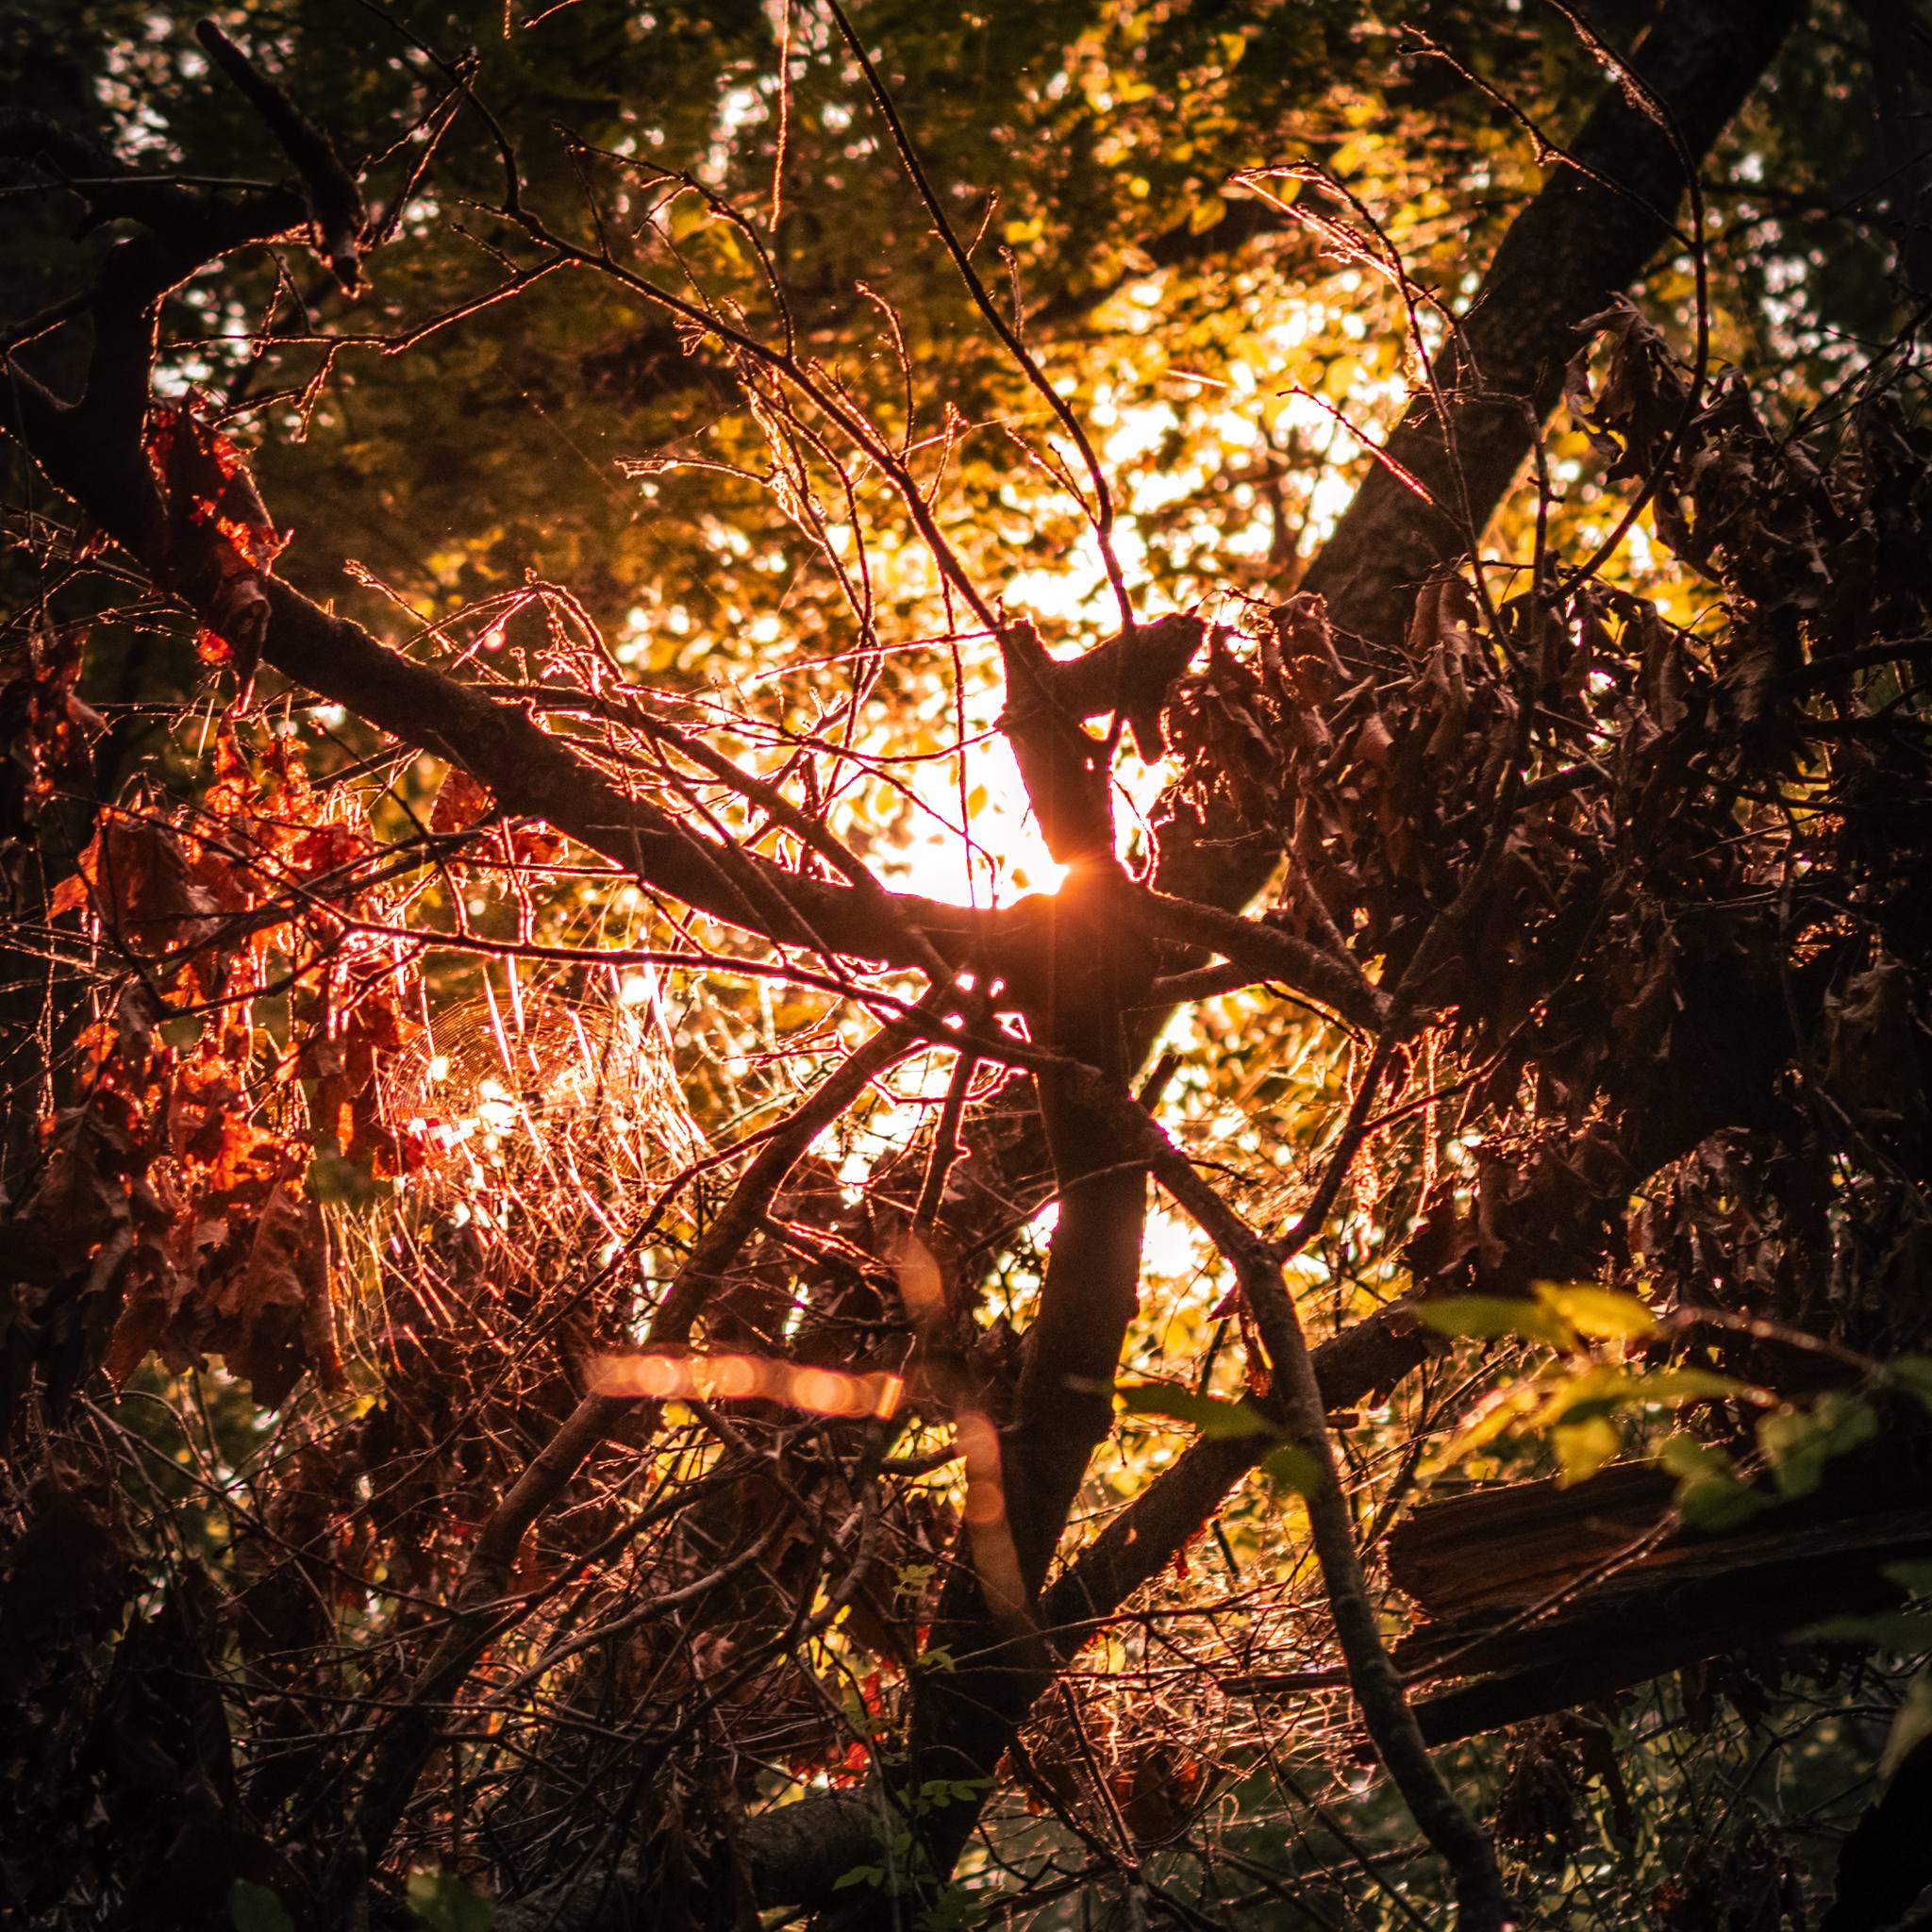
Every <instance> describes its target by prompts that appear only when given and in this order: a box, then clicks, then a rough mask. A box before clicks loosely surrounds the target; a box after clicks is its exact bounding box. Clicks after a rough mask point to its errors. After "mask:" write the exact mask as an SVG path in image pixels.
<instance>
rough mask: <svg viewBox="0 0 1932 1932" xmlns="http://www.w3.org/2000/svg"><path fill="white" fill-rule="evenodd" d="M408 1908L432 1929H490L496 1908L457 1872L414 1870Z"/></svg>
mask: <svg viewBox="0 0 1932 1932" xmlns="http://www.w3.org/2000/svg"><path fill="white" fill-rule="evenodd" d="M408 1900H409V1909H410V1911H412V1912H413V1913H414V1914H415V1915H416V1917H417V1918H419V1919H421V1920H422V1922H423V1923H424V1924H425V1925H427V1926H428V1927H429V1928H430V1932H490V1928H491V1926H492V1925H493V1924H495V1923H496V1907H495V1905H494V1903H493V1902H492V1901H491V1900H490V1899H487V1898H485V1897H484V1896H483V1894H482V1893H481V1892H479V1891H474V1890H471V1888H470V1887H469V1886H468V1885H466V1884H465V1883H464V1882H463V1881H462V1880H461V1879H460V1878H458V1876H457V1874H455V1873H454V1872H411V1873H410V1874H409V1883H408Z"/></svg>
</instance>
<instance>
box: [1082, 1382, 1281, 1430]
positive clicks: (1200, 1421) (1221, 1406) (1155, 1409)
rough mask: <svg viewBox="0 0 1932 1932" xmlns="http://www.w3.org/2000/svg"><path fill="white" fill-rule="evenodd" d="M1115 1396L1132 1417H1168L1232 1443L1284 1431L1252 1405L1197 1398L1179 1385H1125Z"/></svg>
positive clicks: (1215, 1397) (1137, 1383) (1210, 1398)
mask: <svg viewBox="0 0 1932 1932" xmlns="http://www.w3.org/2000/svg"><path fill="white" fill-rule="evenodd" d="M1114 1393H1115V1394H1116V1395H1118V1396H1119V1397H1120V1399H1121V1406H1122V1407H1124V1409H1125V1410H1126V1412H1127V1413H1128V1414H1129V1415H1158V1416H1165V1417H1166V1418H1167V1419H1168V1420H1169V1421H1171V1422H1177V1423H1186V1424H1189V1426H1190V1427H1191V1428H1195V1429H1198V1430H1199V1431H1200V1432H1201V1434H1202V1435H1204V1436H1207V1437H1209V1438H1211V1439H1213V1440H1216V1441H1235V1440H1237V1439H1239V1438H1241V1437H1243V1436H1278V1435H1279V1434H1280V1433H1281V1431H1280V1430H1279V1429H1277V1428H1276V1427H1275V1426H1274V1424H1273V1423H1272V1422H1270V1421H1269V1420H1268V1418H1267V1417H1266V1416H1265V1415H1263V1414H1262V1413H1261V1411H1260V1410H1259V1409H1258V1408H1257V1407H1255V1406H1254V1405H1253V1404H1252V1403H1248V1402H1224V1401H1222V1400H1221V1398H1220V1397H1219V1396H1215V1395H1196V1394H1195V1393H1194V1391H1192V1390H1191V1389H1183V1388H1182V1387H1181V1386H1180V1385H1179V1384H1178V1383H1176V1382H1123V1383H1122V1384H1121V1385H1120V1386H1119V1387H1118V1388H1117V1389H1116V1390H1115V1391H1114Z"/></svg>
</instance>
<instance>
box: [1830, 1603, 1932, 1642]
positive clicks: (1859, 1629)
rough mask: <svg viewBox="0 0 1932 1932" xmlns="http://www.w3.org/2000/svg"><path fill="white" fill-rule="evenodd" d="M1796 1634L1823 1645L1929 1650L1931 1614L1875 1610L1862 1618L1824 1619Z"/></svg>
mask: <svg viewBox="0 0 1932 1932" xmlns="http://www.w3.org/2000/svg"><path fill="white" fill-rule="evenodd" d="M1798 1635H1799V1636H1800V1637H1815V1638H1818V1639H1820V1640H1821V1641H1824V1642H1826V1643H1871V1644H1875V1645H1877V1646H1878V1647H1879V1648H1880V1649H1881V1650H1899V1651H1907V1652H1912V1651H1925V1650H1932V1615H1927V1614H1926V1613H1925V1612H1924V1611H1923V1610H1922V1611H1917V1612H1914V1611H1911V1610H1879V1611H1875V1612H1874V1613H1872V1614H1870V1615H1867V1616H1862V1617H1826V1618H1825V1619H1824V1621H1823V1622H1822V1623H1817V1624H1807V1626H1806V1627H1805V1628H1804V1629H1803V1630H1801V1631H1799V1632H1798Z"/></svg>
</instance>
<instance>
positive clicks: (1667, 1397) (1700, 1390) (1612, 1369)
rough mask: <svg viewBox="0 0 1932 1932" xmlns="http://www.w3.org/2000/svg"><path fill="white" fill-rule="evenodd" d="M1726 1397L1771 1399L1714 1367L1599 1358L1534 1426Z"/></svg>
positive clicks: (1564, 1387)
mask: <svg viewBox="0 0 1932 1932" xmlns="http://www.w3.org/2000/svg"><path fill="white" fill-rule="evenodd" d="M1725 1396H1740V1397H1742V1398H1743V1399H1745V1400H1747V1401H1767V1402H1768V1401H1769V1400H1770V1399H1771V1398H1770V1397H1769V1396H1767V1395H1765V1394H1764V1392H1763V1391H1761V1390H1757V1389H1754V1388H1752V1386H1751V1385H1750V1384H1749V1383H1748V1382H1740V1381H1737V1380H1736V1379H1734V1378H1733V1377H1732V1376H1729V1375H1720V1374H1717V1373H1716V1372H1715V1371H1714V1370H1711V1369H1696V1368H1663V1369H1626V1368H1624V1367H1623V1366H1622V1365H1621V1364H1619V1363H1616V1362H1594V1363H1592V1364H1591V1366H1590V1367H1588V1368H1585V1369H1579V1370H1577V1371H1576V1373H1575V1374H1573V1375H1568V1376H1565V1377H1564V1378H1563V1379H1562V1381H1560V1382H1559V1383H1558V1384H1557V1390H1556V1392H1555V1393H1554V1394H1553V1395H1552V1396H1551V1397H1550V1400H1549V1402H1548V1403H1547V1404H1546V1405H1545V1406H1544V1407H1543V1409H1542V1411H1541V1413H1540V1414H1539V1415H1537V1416H1536V1417H1535V1419H1534V1420H1533V1421H1532V1422H1531V1423H1530V1424H1529V1426H1530V1427H1531V1428H1532V1429H1542V1428H1552V1427H1554V1426H1555V1425H1556V1424H1557V1423H1565V1422H1568V1423H1575V1422H1584V1421H1587V1420H1588V1419H1589V1418H1590V1417H1591V1416H1592V1415H1607V1414H1608V1413H1609V1412H1610V1411H1611V1410H1612V1409H1617V1408H1679V1407H1683V1405H1684V1404H1686V1403H1688V1402H1711V1401H1716V1400H1719V1399H1721V1398H1723V1397H1725Z"/></svg>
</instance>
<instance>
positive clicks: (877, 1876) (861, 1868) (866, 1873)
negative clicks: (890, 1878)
mask: <svg viewBox="0 0 1932 1932" xmlns="http://www.w3.org/2000/svg"><path fill="white" fill-rule="evenodd" d="M885 1876H886V1874H885V1868H884V1867H883V1866H880V1865H855V1866H853V1868H852V1869H851V1871H849V1872H841V1873H840V1874H839V1875H838V1877H836V1878H835V1879H833V1881H832V1890H834V1891H849V1890H851V1889H852V1888H853V1887H854V1886H855V1885H880V1884H883V1883H884V1881H885Z"/></svg>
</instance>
